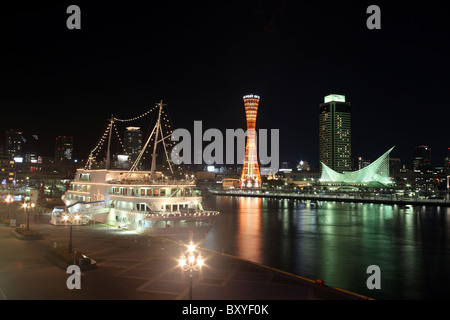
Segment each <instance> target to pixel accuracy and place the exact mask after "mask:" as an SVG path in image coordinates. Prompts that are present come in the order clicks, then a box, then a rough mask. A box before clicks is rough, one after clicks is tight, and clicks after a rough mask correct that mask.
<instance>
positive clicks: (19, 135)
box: [5, 129, 24, 157]
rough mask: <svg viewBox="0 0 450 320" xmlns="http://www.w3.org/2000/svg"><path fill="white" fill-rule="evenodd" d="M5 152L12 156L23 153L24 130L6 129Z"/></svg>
mask: <svg viewBox="0 0 450 320" xmlns="http://www.w3.org/2000/svg"><path fill="white" fill-rule="evenodd" d="M5 138H6V139H5V154H6V155H9V156H11V157H17V156H22V155H23V142H24V140H23V131H20V130H12V129H10V130H9V131H5Z"/></svg>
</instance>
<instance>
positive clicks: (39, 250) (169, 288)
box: [0, 221, 361, 300]
mask: <svg viewBox="0 0 450 320" xmlns="http://www.w3.org/2000/svg"><path fill="white" fill-rule="evenodd" d="M31 227H32V228H33V229H34V230H38V231H39V232H41V233H42V234H44V237H45V238H44V239H43V240H32V241H31V240H29V241H25V240H18V239H16V238H15V237H13V236H12V235H11V228H9V227H0V257H1V258H0V290H2V292H3V296H4V297H6V298H7V299H33V300H35V299H88V300H91V299H92V300H93V299H107V300H110V299H125V300H128V299H162V300H184V299H188V298H189V283H188V278H187V273H183V272H182V271H181V270H180V269H179V268H178V267H177V262H178V260H177V259H178V257H179V256H180V254H181V252H182V251H184V250H185V247H184V246H181V245H180V244H179V243H176V242H174V241H170V240H164V239H160V238H154V237H148V236H145V235H138V234H136V233H134V232H130V231H125V230H117V229H115V228H112V227H108V226H105V225H103V224H97V225H88V226H77V227H74V228H73V246H74V249H75V250H78V251H81V252H83V253H85V254H87V255H88V256H90V257H92V258H93V259H95V260H96V261H97V263H98V268H96V269H94V270H89V271H86V272H84V273H83V275H82V283H81V290H69V289H67V287H66V280H67V278H68V277H69V275H68V274H66V273H65V270H62V269H61V268H59V267H57V266H55V265H54V264H52V263H51V262H50V261H48V260H47V259H46V258H45V257H44V255H45V254H46V253H47V252H48V251H49V250H50V249H51V248H52V247H53V246H54V245H55V244H56V245H63V244H64V245H67V243H68V236H69V230H68V227H65V226H58V227H57V226H52V225H49V224H47V223H46V222H44V221H42V223H40V222H33V223H32V225H31ZM202 255H204V256H205V258H206V261H205V266H204V267H203V269H202V271H200V272H198V273H194V275H195V276H194V278H193V299H198V300H291V299H358V298H361V297H358V296H355V295H351V294H347V293H345V292H341V291H338V290H334V289H331V288H327V287H325V288H324V287H320V286H318V285H316V284H314V283H311V282H309V281H307V280H304V279H301V278H299V277H295V276H290V275H287V274H284V273H282V272H278V271H276V270H271V269H269V268H266V267H262V266H258V265H255V264H252V263H250V262H246V261H242V260H240V259H236V258H233V257H229V256H226V255H221V254H219V253H215V252H210V251H206V250H202Z"/></svg>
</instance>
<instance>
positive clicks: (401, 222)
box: [200, 196, 450, 299]
mask: <svg viewBox="0 0 450 320" xmlns="http://www.w3.org/2000/svg"><path fill="white" fill-rule="evenodd" d="M203 205H204V207H205V208H207V209H216V210H219V211H220V212H221V214H220V216H219V218H218V219H217V221H216V223H215V225H214V227H213V229H212V230H211V232H210V233H209V234H208V236H207V237H206V238H205V239H204V240H203V241H202V243H201V244H200V245H201V246H202V247H204V248H208V249H212V250H216V251H219V252H221V251H223V252H225V253H228V254H232V255H235V256H238V257H241V258H244V259H248V260H251V261H255V262H258V263H261V264H264V265H268V266H271V267H274V268H278V269H281V270H285V271H288V272H291V273H295V274H298V275H301V276H304V277H307V278H310V279H323V280H324V281H325V284H327V285H330V286H336V287H339V288H342V289H346V290H350V291H353V292H356V293H359V294H363V295H367V296H370V297H373V298H378V299H432V298H433V299H445V298H449V297H450V293H448V292H447V288H446V286H447V285H448V284H450V281H449V278H450V277H449V271H448V270H449V267H450V241H449V234H450V208H444V207H442V208H435V207H416V208H400V207H398V206H396V205H379V204H354V203H338V202H322V203H320V204H319V205H318V206H317V207H313V206H311V205H310V203H309V202H307V203H302V202H300V201H297V200H276V199H262V198H250V197H249V198H245V197H230V196H218V197H206V198H205V199H204V201H203ZM369 265H378V266H379V267H380V269H381V289H380V290H375V289H374V290H369V289H367V287H366V280H367V278H368V277H369V276H370V274H367V273H366V270H367V267H368V266H369Z"/></svg>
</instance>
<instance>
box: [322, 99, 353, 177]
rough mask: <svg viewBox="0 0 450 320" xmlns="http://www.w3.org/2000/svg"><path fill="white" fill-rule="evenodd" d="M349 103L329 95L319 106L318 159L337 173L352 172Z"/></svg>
mask: <svg viewBox="0 0 450 320" xmlns="http://www.w3.org/2000/svg"><path fill="white" fill-rule="evenodd" d="M350 115H351V112H350V102H346V101H345V96H344V95H339V94H330V95H328V96H326V97H325V99H324V103H321V104H320V105H319V148H320V153H319V158H320V162H322V163H324V164H325V165H326V166H328V167H329V168H331V169H333V170H334V171H337V172H345V171H351V170H352V159H351V150H352V148H351V146H352V145H351V123H350V120H351V118H350Z"/></svg>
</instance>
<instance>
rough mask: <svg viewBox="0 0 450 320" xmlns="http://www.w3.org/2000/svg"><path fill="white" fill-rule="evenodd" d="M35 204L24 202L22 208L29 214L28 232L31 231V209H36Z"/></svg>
mask: <svg viewBox="0 0 450 320" xmlns="http://www.w3.org/2000/svg"><path fill="white" fill-rule="evenodd" d="M34 206H35V204H34V203H29V202H24V203H23V204H22V208H24V210H26V212H27V231H28V230H30V208H34Z"/></svg>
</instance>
